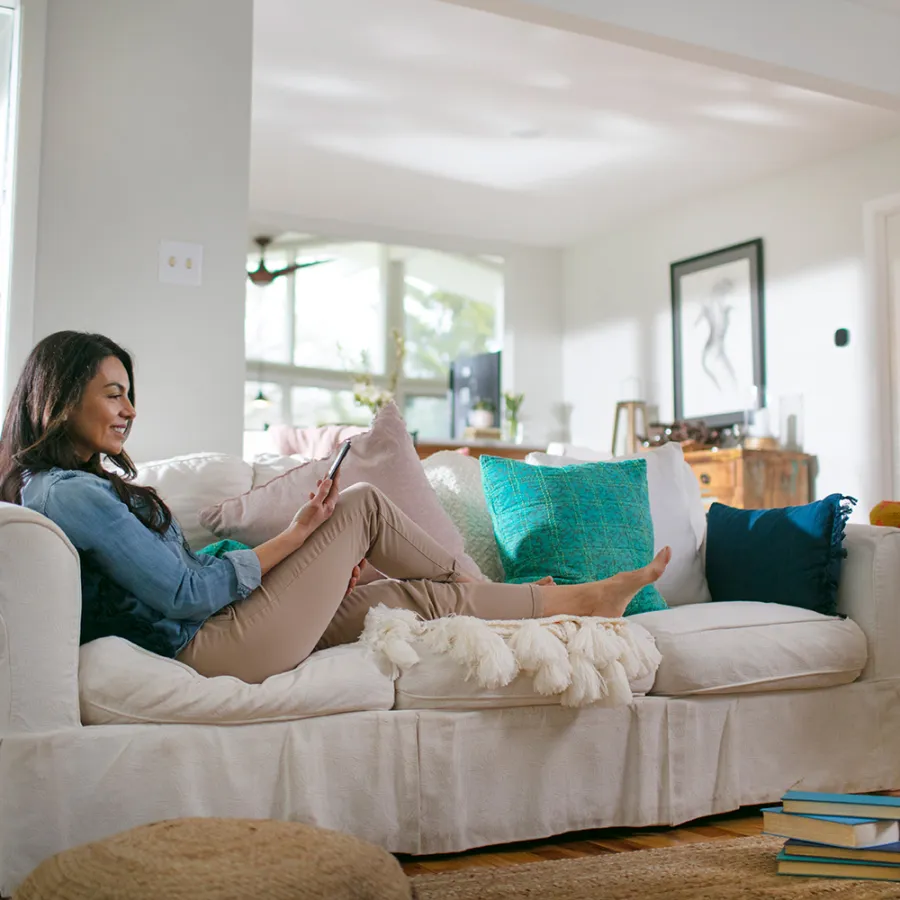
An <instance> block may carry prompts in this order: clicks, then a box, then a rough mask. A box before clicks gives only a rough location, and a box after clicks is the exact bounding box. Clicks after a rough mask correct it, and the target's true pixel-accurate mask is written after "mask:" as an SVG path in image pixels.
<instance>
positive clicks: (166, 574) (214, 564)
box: [44, 472, 262, 621]
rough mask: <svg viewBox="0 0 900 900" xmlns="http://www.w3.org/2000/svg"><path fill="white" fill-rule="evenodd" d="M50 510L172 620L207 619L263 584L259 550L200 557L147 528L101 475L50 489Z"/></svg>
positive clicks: (68, 476) (123, 582)
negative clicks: (222, 555) (219, 557)
mask: <svg viewBox="0 0 900 900" xmlns="http://www.w3.org/2000/svg"><path fill="white" fill-rule="evenodd" d="M44 512H45V515H46V516H47V517H48V518H50V519H52V520H53V521H54V522H56V524H57V525H59V527H60V528H62V530H63V531H64V532H65V534H66V536H67V537H68V538H69V540H70V541H71V542H72V543H73V544H74V545H75V547H76V548H77V549H78V550H79V551H81V552H82V553H86V554H90V555H91V557H92V559H93V560H94V561H95V563H96V564H97V566H98V567H99V568H101V569H102V570H103V571H104V572H106V573H107V575H108V576H109V578H111V579H112V580H113V581H115V582H116V583H117V584H119V585H120V586H121V587H122V588H124V589H125V590H127V591H128V592H129V593H130V594H132V595H133V596H134V597H136V598H137V599H138V600H140V601H141V602H143V603H145V604H146V605H147V606H149V607H151V608H152V609H155V610H156V611H157V612H159V613H160V614H161V615H163V616H165V617H167V618H170V619H176V620H187V621H202V620H204V619H207V618H208V617H209V616H211V615H213V614H214V613H216V612H218V611H219V610H220V609H222V608H223V607H225V606H227V605H228V604H229V603H232V602H233V601H234V600H238V599H241V598H243V597H246V596H247V595H248V594H249V593H250V592H251V591H253V590H254V589H255V588H257V587H258V586H259V584H260V581H261V577H262V576H261V570H260V564H259V559H258V557H257V556H256V554H255V553H254V552H253V551H252V550H236V551H232V552H230V553H226V554H225V555H224V557H223V558H222V559H216V558H215V557H211V556H207V557H203V558H202V559H201V558H200V557H196V556H194V555H193V554H190V553H188V552H186V551H184V550H183V549H182V547H181V546H180V544H179V543H177V542H173V541H171V540H170V541H167V540H165V539H164V538H163V537H162V536H161V535H159V534H157V533H156V532H155V531H152V530H151V529H149V528H147V526H146V525H144V524H143V522H141V520H140V519H138V517H137V516H136V515H135V514H134V513H132V512H131V510H130V509H129V508H128V506H127V505H126V504H125V503H123V502H122V500H120V499H119V497H118V495H117V494H115V492H114V490H112V488H111V486H110V485H109V484H108V483H107V482H105V481H104V480H103V479H101V478H99V477H97V476H95V475H90V474H88V473H82V472H71V473H70V472H66V473H65V474H64V475H63V476H62V477H61V478H59V480H58V481H56V483H55V484H53V485H52V486H51V487H50V488H49V490H48V492H47V497H46V503H45V510H44Z"/></svg>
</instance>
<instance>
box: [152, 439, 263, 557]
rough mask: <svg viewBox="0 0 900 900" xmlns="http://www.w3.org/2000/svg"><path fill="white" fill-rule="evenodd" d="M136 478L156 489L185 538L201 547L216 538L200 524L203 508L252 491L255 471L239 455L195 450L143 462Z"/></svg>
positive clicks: (192, 546)
mask: <svg viewBox="0 0 900 900" xmlns="http://www.w3.org/2000/svg"><path fill="white" fill-rule="evenodd" d="M135 481H136V482H137V483H138V484H143V485H147V487H152V488H156V490H157V491H158V492H159V495H160V497H162V498H163V500H165V502H166V504H167V505H168V507H169V509H171V510H172V515H173V516H175V518H176V520H177V521H178V524H179V525H181V529H182V531H183V532H184V537H185V540H187V542H188V544H189V545H190V547H191V548H192V549H194V550H199V549H200V548H201V547H205V546H206V545H207V544H211V543H212V542H213V541H215V540H216V535H215V534H213V532H212V531H210V530H209V529H207V528H205V527H204V526H203V525H201V524H200V510H201V509H204V508H206V507H207V506H210V505H212V504H215V503H220V502H221V501H222V500H226V499H227V498H228V497H234V496H235V495H236V494H243V493H244V491H249V490H250V487H251V485H252V483H253V470H252V468H251V467H250V466H249V465H248V464H247V463H245V462H244V461H243V460H242V459H240V457H237V456H228V455H227V454H225V453H191V454H189V455H188V456H175V457H172V458H171V459H162V460H154V461H153V462H146V463H140V464H139V465H138V466H137V477H136V478H135Z"/></svg>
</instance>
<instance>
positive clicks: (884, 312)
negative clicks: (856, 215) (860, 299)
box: [864, 194, 900, 500]
mask: <svg viewBox="0 0 900 900" xmlns="http://www.w3.org/2000/svg"><path fill="white" fill-rule="evenodd" d="M864 227H865V242H866V262H867V267H868V274H869V282H870V289H871V296H872V297H873V298H874V300H875V304H876V306H875V308H876V310H878V320H879V321H880V322H882V323H884V325H883V328H884V336H885V339H884V340H883V341H882V343H881V349H882V362H881V364H880V365H877V369H876V371H877V374H878V384H877V388H878V392H879V399H878V404H877V408H878V411H879V414H880V416H881V418H882V421H883V427H882V430H881V433H882V435H883V437H884V443H883V446H884V448H885V452H884V453H883V454H882V464H881V481H882V484H883V485H884V487H883V494H882V496H884V497H885V498H890V499H894V500H896V499H898V498H900V194H892V195H891V196H888V197H882V198H881V199H879V200H873V201H872V202H871V203H867V204H866V207H865V214H864Z"/></svg>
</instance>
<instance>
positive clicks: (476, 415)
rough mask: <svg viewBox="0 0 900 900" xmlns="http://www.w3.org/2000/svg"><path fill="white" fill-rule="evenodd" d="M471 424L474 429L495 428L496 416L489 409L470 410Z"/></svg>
mask: <svg viewBox="0 0 900 900" xmlns="http://www.w3.org/2000/svg"><path fill="white" fill-rule="evenodd" d="M469 424H470V425H471V426H472V427H473V428H493V427H494V414H493V412H491V410H489V409H473V410H470V412H469Z"/></svg>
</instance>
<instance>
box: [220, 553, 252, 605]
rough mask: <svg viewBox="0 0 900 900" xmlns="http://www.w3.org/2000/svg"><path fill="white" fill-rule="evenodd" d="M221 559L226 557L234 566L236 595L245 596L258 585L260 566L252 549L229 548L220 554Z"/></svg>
mask: <svg viewBox="0 0 900 900" xmlns="http://www.w3.org/2000/svg"><path fill="white" fill-rule="evenodd" d="M222 559H227V560H228V562H230V563H231V565H232V566H234V573H235V575H236V576H237V582H238V596H240V597H242V598H243V597H247V596H248V595H249V594H251V593H253V591H255V590H256V589H257V588H258V587H259V585H260V583H261V582H262V567H261V566H260V564H259V557H258V556H257V555H256V553H255V552H254V551H253V550H230V551H229V552H228V553H223V554H222Z"/></svg>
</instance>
